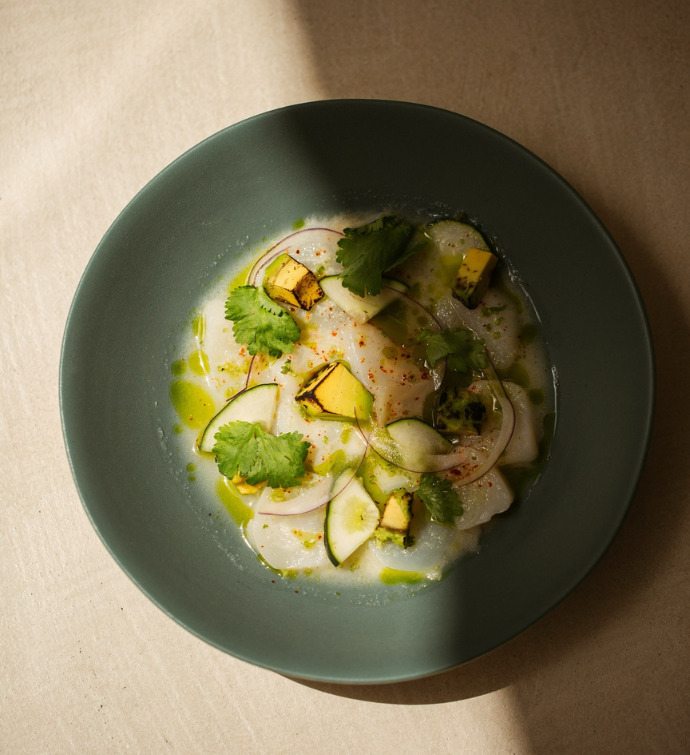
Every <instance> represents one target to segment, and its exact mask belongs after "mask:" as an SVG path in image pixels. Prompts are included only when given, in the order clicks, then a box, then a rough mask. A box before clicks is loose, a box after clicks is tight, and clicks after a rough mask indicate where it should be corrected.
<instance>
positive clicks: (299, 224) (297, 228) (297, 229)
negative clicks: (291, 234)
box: [292, 218, 304, 231]
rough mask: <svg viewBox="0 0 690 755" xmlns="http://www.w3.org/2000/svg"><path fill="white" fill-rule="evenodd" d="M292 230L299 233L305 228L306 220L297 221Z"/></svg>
mask: <svg viewBox="0 0 690 755" xmlns="http://www.w3.org/2000/svg"><path fill="white" fill-rule="evenodd" d="M292 228H293V230H295V231H299V229H300V228H304V218H299V220H295V222H294V223H293V224H292Z"/></svg>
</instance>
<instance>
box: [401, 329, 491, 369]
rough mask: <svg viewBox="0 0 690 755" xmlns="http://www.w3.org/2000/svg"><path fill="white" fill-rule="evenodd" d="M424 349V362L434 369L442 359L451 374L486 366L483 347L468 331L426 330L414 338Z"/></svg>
mask: <svg viewBox="0 0 690 755" xmlns="http://www.w3.org/2000/svg"><path fill="white" fill-rule="evenodd" d="M415 341H416V342H417V343H419V344H421V345H422V346H423V347H424V349H425V356H426V361H427V362H428V363H429V365H430V366H431V367H434V366H435V365H436V364H437V363H438V362H440V361H441V360H442V359H447V360H448V361H447V362H446V364H447V367H448V369H449V370H452V371H453V372H471V371H473V370H476V371H480V370H483V369H484V368H485V367H486V366H487V357H486V353H485V351H484V345H483V344H482V342H481V341H479V340H477V339H476V338H475V337H474V336H473V335H472V333H470V331H469V330H465V329H464V328H450V329H449V330H442V331H440V332H439V333H434V332H432V331H431V330H427V329H426V328H425V329H424V330H422V332H421V333H420V334H419V335H418V336H417V337H416V338H415Z"/></svg>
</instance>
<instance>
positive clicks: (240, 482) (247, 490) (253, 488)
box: [230, 474, 266, 495]
mask: <svg viewBox="0 0 690 755" xmlns="http://www.w3.org/2000/svg"><path fill="white" fill-rule="evenodd" d="M230 482H231V483H232V484H233V485H234V486H235V487H236V488H237V492H238V493H241V494H242V495H252V493H256V492H257V490H261V488H263V487H264V486H265V485H266V482H265V481H264V482H260V483H259V484H258V485H250V484H249V483H248V482H247V478H246V477H240V475H238V474H234V475H233V476H232V479H231V480H230Z"/></svg>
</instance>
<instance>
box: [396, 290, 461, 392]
mask: <svg viewBox="0 0 690 755" xmlns="http://www.w3.org/2000/svg"><path fill="white" fill-rule="evenodd" d="M383 288H386V289H388V290H389V291H394V292H395V293H396V294H398V296H400V297H402V298H405V299H407V301H408V302H410V304H414V305H415V307H417V308H418V309H421V310H422V312H424V314H425V315H426V316H427V317H428V318H429V320H430V321H431V322H432V323H433V325H434V326H435V327H436V328H438V330H439V331H441V330H443V326H442V325H441V323H440V322H439V320H438V319H437V318H436V316H435V315H434V314H433V313H432V312H431V311H430V310H428V309H427V308H426V307H425V306H424V305H423V304H421V303H420V302H418V301H417V300H416V299H415V298H413V297H412V296H410V295H409V294H408V293H406V292H405V291H399V290H398V289H397V288H394V287H393V286H383ZM447 362H448V359H447V358H444V359H442V360H441V361H440V362H439V363H438V364H436V365H434V366H433V367H431V366H430V367H429V372H430V373H431V375H432V377H433V380H434V388H435V389H436V390H438V389H439V388H440V387H441V383H443V378H444V377H445V374H446V364H447Z"/></svg>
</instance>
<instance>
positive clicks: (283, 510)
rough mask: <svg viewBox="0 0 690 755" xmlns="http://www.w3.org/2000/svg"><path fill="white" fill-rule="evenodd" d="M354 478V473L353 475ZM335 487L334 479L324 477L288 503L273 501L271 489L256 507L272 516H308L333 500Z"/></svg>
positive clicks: (265, 492) (266, 491)
mask: <svg viewBox="0 0 690 755" xmlns="http://www.w3.org/2000/svg"><path fill="white" fill-rule="evenodd" d="M353 476H354V473H353ZM332 487H333V478H332V477H330V476H328V477H322V478H321V479H320V480H318V482H316V483H315V484H314V485H310V486H309V487H308V488H305V489H304V490H303V491H302V492H301V493H299V494H298V495H296V496H294V497H293V498H290V499H289V500H287V501H272V500H271V498H270V496H271V492H270V490H269V489H264V492H263V493H262V494H261V498H259V501H258V503H257V506H256V511H257V513H259V514H270V515H272V516H295V515H296V514H307V513H309V512H310V511H315V510H316V509H318V508H321V506H324V505H325V504H327V503H328V501H329V500H330V499H331V497H332V496H331V489H332Z"/></svg>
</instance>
